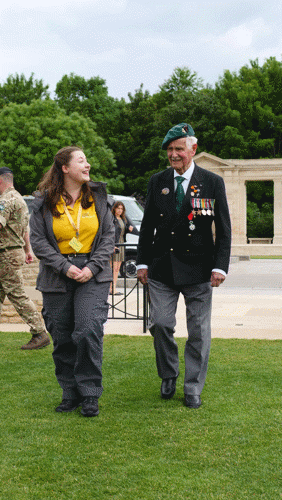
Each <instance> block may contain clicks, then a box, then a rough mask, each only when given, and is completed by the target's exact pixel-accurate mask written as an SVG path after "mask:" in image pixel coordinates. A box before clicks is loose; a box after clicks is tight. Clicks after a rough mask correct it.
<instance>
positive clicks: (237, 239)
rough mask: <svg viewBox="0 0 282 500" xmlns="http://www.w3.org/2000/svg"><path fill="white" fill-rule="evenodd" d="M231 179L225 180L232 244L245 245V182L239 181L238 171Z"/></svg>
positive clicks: (234, 171)
mask: <svg viewBox="0 0 282 500" xmlns="http://www.w3.org/2000/svg"><path fill="white" fill-rule="evenodd" d="M232 174H233V175H232V178H231V179H228V176H226V177H225V179H226V183H225V185H226V191H227V196H228V204H229V208H230V216H231V224H232V244H233V245H246V243H247V236H246V233H247V192H246V182H245V180H244V179H240V176H239V172H238V170H237V171H236V170H233V172H232ZM228 181H229V182H228Z"/></svg>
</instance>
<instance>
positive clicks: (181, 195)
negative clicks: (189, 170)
mask: <svg viewBox="0 0 282 500" xmlns="http://www.w3.org/2000/svg"><path fill="white" fill-rule="evenodd" d="M175 180H176V182H177V188H176V191H175V196H176V210H177V212H179V210H180V208H181V205H182V202H183V200H184V198H185V193H184V189H183V186H182V182H183V181H184V180H185V178H184V177H181V176H180V175H178V176H177V177H175Z"/></svg>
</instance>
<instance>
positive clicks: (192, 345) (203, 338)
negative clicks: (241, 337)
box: [148, 279, 212, 396]
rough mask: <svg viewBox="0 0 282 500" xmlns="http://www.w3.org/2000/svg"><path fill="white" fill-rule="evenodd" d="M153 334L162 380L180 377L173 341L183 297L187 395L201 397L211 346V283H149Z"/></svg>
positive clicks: (151, 329)
mask: <svg viewBox="0 0 282 500" xmlns="http://www.w3.org/2000/svg"><path fill="white" fill-rule="evenodd" d="M148 283H149V293H150V302H151V303H150V332H151V334H152V336H153V338H154V347H155V351H156V362H157V369H158V374H159V376H160V377H161V378H162V379H164V378H171V377H178V375H179V359H178V347H177V343H176V341H175V339H174V337H173V334H174V332H175V325H176V308H177V303H178V299H179V295H180V293H182V295H183V296H184V300H185V304H186V319H187V330H188V340H187V342H186V345H185V351H184V358H185V375H184V393H185V394H190V395H195V396H199V395H200V394H201V392H202V389H203V387H204V383H205V380H206V375H207V369H208V360H209V353H210V345H211V304H212V287H211V284H210V282H208V283H201V284H199V285H189V286H187V285H186V286H176V287H173V288H172V287H170V286H168V285H165V284H163V283H160V282H158V281H154V280H151V279H149V280H148Z"/></svg>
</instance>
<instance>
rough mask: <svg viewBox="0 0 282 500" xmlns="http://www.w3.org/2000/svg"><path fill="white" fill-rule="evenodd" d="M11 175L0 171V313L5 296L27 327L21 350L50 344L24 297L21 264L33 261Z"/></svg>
mask: <svg viewBox="0 0 282 500" xmlns="http://www.w3.org/2000/svg"><path fill="white" fill-rule="evenodd" d="M13 178H14V177H13V172H12V170H11V169H10V168H8V167H2V168H0V312H1V306H2V304H3V302H4V300H5V297H6V296H7V297H8V299H9V301H10V302H11V303H12V304H13V306H14V307H15V309H16V311H17V313H18V314H19V315H20V316H21V318H22V319H23V320H24V322H25V323H27V324H28V325H29V326H30V333H31V334H32V337H31V339H30V341H29V342H28V343H27V344H25V345H23V346H22V347H21V349H23V350H33V349H41V348H42V347H46V346H47V345H49V344H50V339H49V336H48V334H47V332H46V330H45V328H44V325H43V322H42V318H41V315H40V313H39V312H38V311H37V308H36V306H35V304H34V303H33V302H32V300H30V298H29V297H28V295H27V293H26V291H25V288H24V281H23V275H22V267H23V265H24V263H25V262H26V264H30V263H31V262H32V261H33V255H32V253H31V248H30V243H29V235H28V209H27V206H26V203H25V201H24V199H23V197H22V196H21V195H20V193H19V192H18V191H16V190H15V188H14V180H13Z"/></svg>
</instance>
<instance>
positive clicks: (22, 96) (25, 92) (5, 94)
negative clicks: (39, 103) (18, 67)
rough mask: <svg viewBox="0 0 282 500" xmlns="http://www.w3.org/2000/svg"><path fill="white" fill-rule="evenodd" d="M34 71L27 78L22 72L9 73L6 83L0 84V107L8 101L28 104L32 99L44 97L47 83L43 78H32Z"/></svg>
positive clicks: (45, 96) (46, 93)
mask: <svg viewBox="0 0 282 500" xmlns="http://www.w3.org/2000/svg"><path fill="white" fill-rule="evenodd" d="M33 77H34V73H31V76H30V77H29V79H28V80H27V79H26V78H25V76H24V75H23V74H21V75H18V73H16V74H15V75H14V76H13V75H9V76H8V78H7V81H6V83H4V84H3V85H0V109H1V108H3V106H6V105H7V104H9V103H10V102H15V103H17V104H23V103H25V104H30V103H31V101H32V100H33V99H46V98H47V97H48V96H49V92H48V88H49V85H44V84H43V80H34V78H33Z"/></svg>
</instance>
